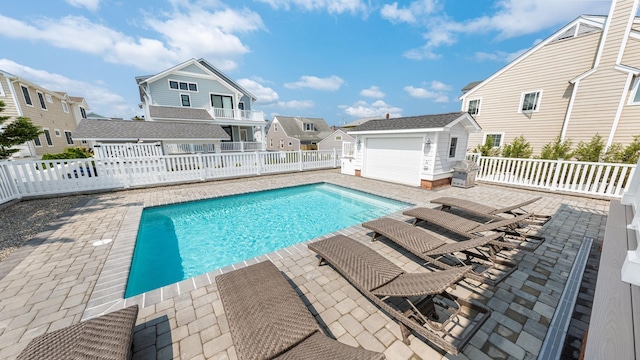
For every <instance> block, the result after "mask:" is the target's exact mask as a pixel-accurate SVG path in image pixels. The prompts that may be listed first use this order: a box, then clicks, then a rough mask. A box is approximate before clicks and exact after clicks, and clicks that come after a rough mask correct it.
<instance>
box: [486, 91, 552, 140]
mask: <svg viewBox="0 0 640 360" xmlns="http://www.w3.org/2000/svg"><path fill="white" fill-rule="evenodd" d="M531 93H540V95H538V99H537V104H536V108H535V110H527V111H523V110H522V104H523V103H524V96H525V95H527V94H531ZM540 104H542V90H531V91H523V92H522V93H521V94H520V105H518V114H529V113H534V112H538V111H540ZM496 134H497V133H496Z"/></svg>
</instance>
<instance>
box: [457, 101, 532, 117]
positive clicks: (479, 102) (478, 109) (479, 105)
mask: <svg viewBox="0 0 640 360" xmlns="http://www.w3.org/2000/svg"><path fill="white" fill-rule="evenodd" d="M476 100H478V107H477V108H476V113H475V114H471V113H469V106H470V105H471V102H472V101H476ZM481 106H482V98H481V97H479V98H473V99H469V101H467V113H469V115H471V116H478V115H480V108H481ZM520 108H522V106H521V107H520Z"/></svg>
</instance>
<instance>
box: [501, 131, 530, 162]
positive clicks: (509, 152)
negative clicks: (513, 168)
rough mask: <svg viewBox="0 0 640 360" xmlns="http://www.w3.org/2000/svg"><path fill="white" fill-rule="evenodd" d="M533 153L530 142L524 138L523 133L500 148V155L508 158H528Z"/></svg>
mask: <svg viewBox="0 0 640 360" xmlns="http://www.w3.org/2000/svg"><path fill="white" fill-rule="evenodd" d="M531 154H533V148H532V147H531V144H530V143H529V142H528V141H527V139H525V138H524V135H520V136H518V137H517V138H515V139H513V142H512V143H511V144H507V145H505V146H504V149H502V156H504V157H508V158H520V159H528V158H530V157H531Z"/></svg>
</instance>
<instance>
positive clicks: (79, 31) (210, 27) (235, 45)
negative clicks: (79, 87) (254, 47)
mask: <svg viewBox="0 0 640 360" xmlns="http://www.w3.org/2000/svg"><path fill="white" fill-rule="evenodd" d="M207 6H208V7H207ZM221 6H222V5H219V4H217V3H212V4H211V5H206V4H205V5H200V4H198V5H194V4H191V3H180V6H176V7H175V8H174V9H173V11H172V12H168V13H162V14H161V15H158V17H153V16H152V15H150V14H146V15H145V16H143V20H142V23H143V24H144V25H145V26H146V27H148V28H149V29H151V30H153V31H155V32H156V35H157V37H156V38H149V37H132V36H128V35H126V34H124V33H122V32H120V31H117V30H113V29H111V28H109V27H108V26H106V25H102V24H100V23H96V22H93V21H90V20H89V19H87V18H85V17H82V16H66V17H63V18H40V19H37V20H34V21H32V22H30V23H27V22H23V21H20V20H16V19H13V18H10V17H6V16H3V15H0V35H4V36H7V37H11V38H15V39H26V40H36V41H42V42H46V43H47V44H51V45H53V46H55V47H59V48H62V49H68V50H73V51H78V52H83V53H89V54H94V55H96V56H102V57H103V58H104V59H105V60H106V61H108V62H111V63H116V64H125V65H130V66H135V67H137V68H139V69H142V70H144V71H148V72H153V71H160V70H164V69H166V68H168V67H171V66H173V65H175V64H177V63H181V62H183V61H185V60H187V59H189V58H199V57H204V58H207V60H209V61H210V62H211V63H213V64H215V65H216V66H217V67H219V68H220V69H222V70H231V69H233V68H235V67H237V60H236V59H237V58H239V57H240V56H242V55H244V54H246V53H248V52H249V48H248V47H247V46H246V45H245V44H243V43H242V41H241V40H240V38H239V37H238V34H244V33H247V32H252V31H257V30H262V29H264V24H263V22H262V18H261V17H260V15H258V14H257V13H255V12H252V11H250V10H248V9H241V10H234V9H230V8H226V7H221ZM203 44H215V46H207V45H203Z"/></svg>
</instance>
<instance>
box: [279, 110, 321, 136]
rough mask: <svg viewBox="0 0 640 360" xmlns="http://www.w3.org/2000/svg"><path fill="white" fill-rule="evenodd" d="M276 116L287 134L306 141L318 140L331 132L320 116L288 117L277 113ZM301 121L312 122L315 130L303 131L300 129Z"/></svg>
mask: <svg viewBox="0 0 640 360" xmlns="http://www.w3.org/2000/svg"><path fill="white" fill-rule="evenodd" d="M276 118H277V119H278V122H279V123H280V126H281V127H282V129H283V130H284V132H285V134H287V136H290V137H293V138H296V139H300V140H306V141H320V140H322V139H324V138H325V137H326V136H328V135H329V134H331V130H330V129H329V125H327V123H326V122H325V121H324V119H321V118H304V117H290V116H280V115H277V116H276ZM300 122H302V123H313V127H314V129H315V130H316V131H304V130H302V126H301V125H300Z"/></svg>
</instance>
